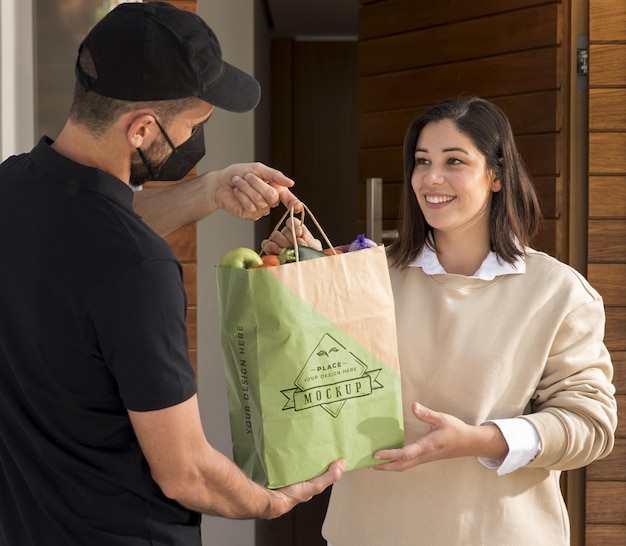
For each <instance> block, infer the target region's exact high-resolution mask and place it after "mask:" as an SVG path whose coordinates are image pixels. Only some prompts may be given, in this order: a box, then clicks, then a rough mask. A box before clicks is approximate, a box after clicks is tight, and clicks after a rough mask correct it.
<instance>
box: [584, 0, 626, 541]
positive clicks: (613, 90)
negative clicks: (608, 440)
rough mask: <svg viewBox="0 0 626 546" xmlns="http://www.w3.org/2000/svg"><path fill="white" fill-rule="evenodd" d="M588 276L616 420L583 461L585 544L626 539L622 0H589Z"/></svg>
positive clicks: (625, 27)
mask: <svg viewBox="0 0 626 546" xmlns="http://www.w3.org/2000/svg"><path fill="white" fill-rule="evenodd" d="M589 41H590V44H589V244H588V278H589V280H590V282H591V283H592V284H593V285H594V286H595V287H596V288H597V289H598V291H599V292H600V293H601V294H602V296H603V298H604V302H605V306H606V317H607V325H606V343H607V346H608V348H609V351H610V352H611V356H612V358H613V364H614V366H615V381H614V382H615V386H616V388H617V404H618V413H619V424H618V429H617V435H616V436H617V439H616V444H615V448H614V450H613V453H611V455H609V456H608V457H607V458H606V459H604V460H601V461H598V462H596V463H593V464H592V465H590V466H589V467H588V468H587V484H586V533H585V535H586V545H587V546H624V545H626V501H625V499H626V288H625V287H626V3H625V2H624V1H623V0H590V1H589Z"/></svg>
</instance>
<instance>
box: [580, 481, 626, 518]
mask: <svg viewBox="0 0 626 546" xmlns="http://www.w3.org/2000/svg"><path fill="white" fill-rule="evenodd" d="M624 499H626V482H620V481H615V482H596V481H589V482H587V523H601V524H610V525H626V502H624Z"/></svg>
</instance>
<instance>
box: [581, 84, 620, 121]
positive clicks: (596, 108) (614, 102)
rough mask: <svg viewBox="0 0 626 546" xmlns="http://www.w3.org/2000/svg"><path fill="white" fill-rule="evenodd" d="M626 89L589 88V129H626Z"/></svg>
mask: <svg viewBox="0 0 626 546" xmlns="http://www.w3.org/2000/svg"><path fill="white" fill-rule="evenodd" d="M625 104H626V89H615V88H609V89H590V90H589V129H590V130H592V131H607V130H608V131H626V108H624V105H625Z"/></svg>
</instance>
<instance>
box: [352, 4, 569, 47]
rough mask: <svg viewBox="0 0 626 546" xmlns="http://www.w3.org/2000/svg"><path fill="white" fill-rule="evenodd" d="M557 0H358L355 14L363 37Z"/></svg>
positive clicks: (399, 31)
mask: <svg viewBox="0 0 626 546" xmlns="http://www.w3.org/2000/svg"><path fill="white" fill-rule="evenodd" d="M556 3H558V1H554V0H553V1H552V2H550V1H546V0H507V2H506V5H505V6H504V7H503V2H502V0H481V2H467V0H444V1H439V2H420V4H419V8H416V4H415V1H413V2H407V1H406V0H387V1H383V2H379V1H375V0H374V1H372V0H369V1H367V0H360V4H361V7H362V8H367V9H361V14H360V15H359V39H360V40H366V39H369V38H373V37H376V36H385V35H394V34H399V33H402V32H407V31H412V30H415V29H420V28H429V27H435V26H439V25H445V24H449V23H454V22H457V21H465V20H468V19H472V18H474V17H490V16H492V15H493V14H494V13H497V12H499V11H509V10H510V11H514V10H519V9H523V8H527V7H529V6H536V5H541V4H556Z"/></svg>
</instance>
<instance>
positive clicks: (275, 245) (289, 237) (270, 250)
mask: <svg viewBox="0 0 626 546" xmlns="http://www.w3.org/2000/svg"><path fill="white" fill-rule="evenodd" d="M291 226H292V218H291V217H290V218H287V220H286V221H285V227H284V228H283V229H282V230H280V231H277V232H276V233H274V234H273V235H272V236H271V238H270V239H265V240H264V241H263V242H262V243H261V248H262V249H263V250H264V251H265V252H266V253H267V254H278V253H279V252H280V251H281V250H282V249H283V248H287V247H290V246H294V243H293V230H292V228H291ZM293 227H294V229H295V233H296V242H297V244H299V245H304V246H309V247H311V248H314V249H315V250H322V243H321V242H320V241H319V239H316V238H315V237H313V235H312V234H311V232H310V231H309V229H308V228H307V227H306V226H304V225H302V224H301V223H300V220H298V219H297V218H293Z"/></svg>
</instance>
